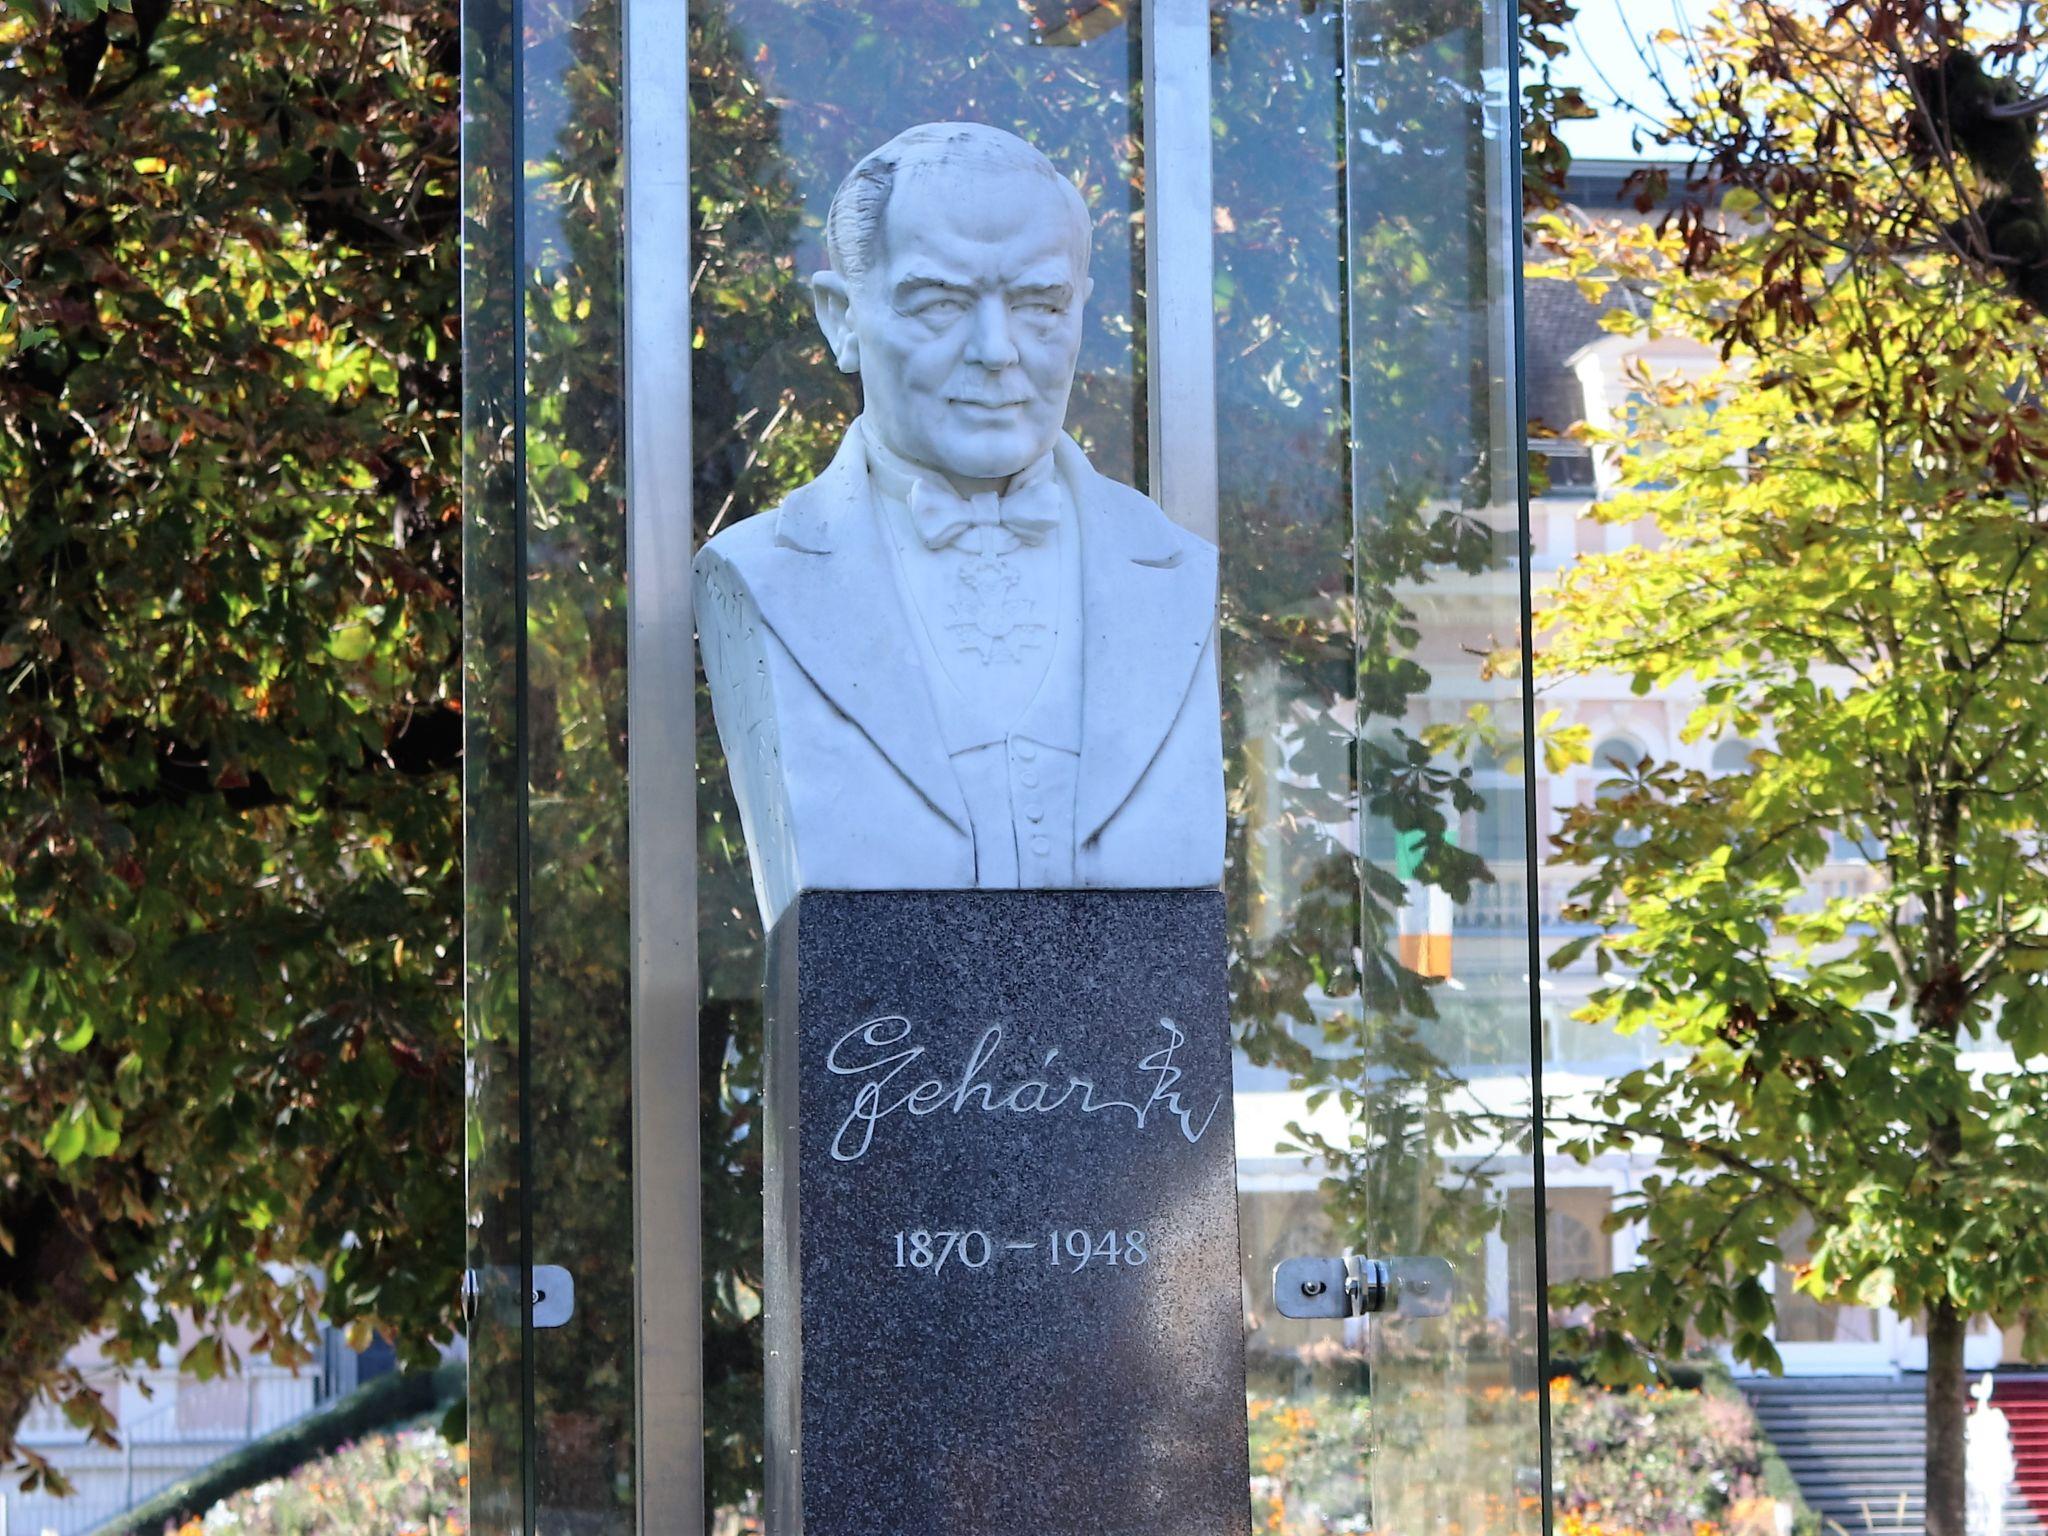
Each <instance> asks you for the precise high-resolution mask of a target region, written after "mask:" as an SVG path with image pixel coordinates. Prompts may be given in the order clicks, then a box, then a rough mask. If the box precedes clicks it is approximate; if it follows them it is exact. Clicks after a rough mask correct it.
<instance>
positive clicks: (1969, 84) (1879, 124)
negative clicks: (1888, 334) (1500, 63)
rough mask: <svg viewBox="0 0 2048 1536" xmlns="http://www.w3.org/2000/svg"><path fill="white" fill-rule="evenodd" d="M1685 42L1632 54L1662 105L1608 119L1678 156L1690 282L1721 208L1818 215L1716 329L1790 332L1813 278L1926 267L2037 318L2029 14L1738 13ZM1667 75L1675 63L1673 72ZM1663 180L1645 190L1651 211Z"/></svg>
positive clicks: (1682, 37) (1775, 252) (2041, 100)
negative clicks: (1832, 272)
mask: <svg viewBox="0 0 2048 1536" xmlns="http://www.w3.org/2000/svg"><path fill="white" fill-rule="evenodd" d="M1728 11H1729V13H1730V16H1731V17H1732V20H1729V21H1723V20H1720V19H1716V20H1715V21H1713V22H1710V23H1709V24H1708V25H1707V26H1706V27H1704V28H1703V29H1701V31H1700V33H1699V35H1697V36H1692V35H1690V34H1687V33H1681V32H1680V31H1678V30H1676V29H1670V28H1666V29H1663V30H1662V31H1659V32H1655V33H1649V34H1646V35H1645V36H1643V37H1641V38H1639V39H1637V40H1636V41H1637V47H1638V51H1639V52H1640V53H1641V55H1642V58H1643V60H1644V63H1645V65H1646V66H1647V73H1648V76H1649V79H1650V80H1651V82H1652V86H1651V89H1652V93H1653V94H1654V95H1655V96H1657V97H1658V98H1660V99H1658V100H1654V101H1644V102H1636V103H1621V104H1620V105H1621V106H1622V107H1624V108H1627V109H1631V110H1633V111H1635V112H1636V113H1637V114H1638V115H1639V117H1640V119H1641V124H1642V127H1641V131H1640V133H1639V139H1640V140H1644V141H1647V142H1649V143H1651V144H1655V145H1660V146H1664V147H1668V148H1675V149H1678V150H1681V151H1684V152H1688V153H1690V154H1691V155H1692V156H1693V157H1694V163H1693V165H1692V167H1691V170H1690V174H1689V175H1688V176H1687V187H1686V196H1685V197H1684V198H1683V199H1682V200H1681V202H1680V205H1679V208H1678V211H1677V214H1676V216H1675V220H1674V222H1675V224H1676V226H1677V227H1678V228H1679V229H1680V230H1681V231H1682V232H1683V233H1684V235H1685V237H1686V243H1685V251H1684V264H1685V270H1686V271H1687V272H1688V273H1695V272H1700V271H1704V270H1707V269H1709V268H1711V267H1713V266H1714V265H1715V264H1716V263H1717V261H1718V259H1719V257H1720V255H1721V252H1722V246H1723V241H1724V239H1725V238H1726V233H1725V230H1724V228H1723V227H1722V224H1721V221H1720V218H1719V205H1720V199H1721V196H1722V194H1723V193H1725V192H1727V191H1729V190H1731V189H1741V190H1743V191H1746V192H1751V193H1755V194H1757V195H1759V196H1768V197H1770V198H1771V199H1772V201H1773V202H1775V203H1776V204H1778V205H1779V206H1780V207H1782V208H1784V209H1785V210H1786V211H1787V212H1792V211H1797V210H1805V211H1809V212H1813V213H1821V212H1823V211H1824V213H1825V218H1824V219H1822V220H1821V222H1822V223H1823V224H1824V225H1825V228H1826V233H1825V234H1824V235H1823V234H1820V233H1818V232H1817V231H1816V230H1813V229H1808V228H1805V227H1802V221H1799V220H1793V219H1786V220H1781V221H1779V222H1778V223H1776V224H1775V225H1774V226H1773V228H1772V231H1771V232H1770V233H1769V235H1768V236H1767V237H1766V240H1765V244H1764V245H1763V246H1762V247H1757V246H1756V245H1755V241H1756V239H1757V235H1756V233H1755V232H1754V231H1749V232H1746V233H1745V234H1744V235H1743V236H1742V237H1741V238H1742V240H1743V242H1744V243H1745V244H1746V245H1749V246H1750V247H1751V248H1752V251H1753V254H1754V255H1756V256H1757V257H1759V258H1764V259H1759V260H1758V262H1757V265H1756V274H1757V281H1756V284H1755V286H1754V287H1753V289H1752V290H1751V291H1750V292H1749V293H1748V294H1746V295H1745V302H1744V303H1742V304H1741V305H1740V306H1739V307H1738V308H1737V309H1736V310H1734V311H1733V312H1731V313H1730V314H1729V315H1728V316H1726V317H1725V327H1726V328H1727V329H1728V330H1731V331H1733V332H1735V333H1738V334H1747V333H1748V331H1749V330H1750V328H1751V327H1754V326H1757V325H1762V324H1768V323H1772V322H1791V323H1804V321H1805V320H1806V318H1808V317H1807V314H1806V310H1805V307H1804V302H1803V294H1804V291H1805V286H1806V283H1807V281H1808V280H1809V279H1810V278H1811V277H1812V275H1813V273H1814V271H1815V269H1816V268H1824V267H1826V266H1828V265H1829V264H1830V263H1832V262H1835V261H1838V260H1842V259H1851V260H1888V259H1891V258H1894V257H1898V256H1904V255H1911V254H1924V253H1933V252H1938V253H1940V254H1942V255H1943V256H1944V257H1946V258H1947V259H1948V260H1949V261H1952V262H1954V263H1956V264H1957V265H1959V266H1961V267H1963V268H1964V269H1965V270H1966V272H1967V273H1968V274H1970V275H1971V276H1974V277H1976V278H1978V279H1980V280H1987V281H1990V282H1993V283H1996V284H1999V285H2001V286H2003V287H2004V288H2005V289H2006V290H2007V291H2008V292H2009V293H2011V294H2012V295H2013V296H2014V297H2016V298H2017V299H2019V300H2020V302H2021V303H2023V304H2024V305H2025V306H2026V307H2027V308H2029V309H2031V310H2032V311H2033V312H2034V313H2035V314H2037V315H2040V314H2048V188H2044V183H2043V180H2042V175H2041V169H2040V165H2039V156H2040V145H2039V122H2040V118H2041V115H2042V114H2043V113H2044V112H2048V94H2043V91H2042V87H2043V84H2044V79H2043V75H2042V72H2041V68H2040V64H2039V52H2040V48H2041V45H2042V42H2043V41H2044V34H2043V31H2042V28H2041V18H2040V17H2039V15H2038V14H2037V7H2034V6H2032V5H2030V4H2027V3H2024V0H1990V3H1982V0H1831V3H1829V4H1828V5H1827V6H1826V7H1820V6H1814V5H1809V4H1805V3H1803V0H1741V3H1739V4H1736V5H1732V6H1730V7H1729V8H1728ZM1679 60H1682V61H1683V62H1682V63H1680V62H1677V61H1679ZM1667 179H1668V174H1667V172H1666V171H1664V170H1662V169H1655V170H1646V171H1644V172H1643V173H1642V174H1641V180H1642V182H1643V192H1644V198H1643V203H1642V206H1643V207H1644V208H1645V210H1647V209H1648V208H1649V207H1650V206H1652V205H1653V203H1654V201H1655V199H1656V195H1657V192H1658V190H1659V189H1660V186H1661V184H1662V183H1664V182H1666V181H1667Z"/></svg>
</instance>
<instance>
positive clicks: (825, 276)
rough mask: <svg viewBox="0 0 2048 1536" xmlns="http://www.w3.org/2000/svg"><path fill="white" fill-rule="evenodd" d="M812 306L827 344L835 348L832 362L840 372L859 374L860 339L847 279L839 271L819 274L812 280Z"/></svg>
mask: <svg viewBox="0 0 2048 1536" xmlns="http://www.w3.org/2000/svg"><path fill="white" fill-rule="evenodd" d="M811 307H812V308H813V309H814V310H815V311H816V313H817V316H818V329H819V330H821V331H823V332H824V333H825V345H826V346H828V347H830V348H831V349H832V361H833V362H835V363H837V364H838V365H839V371H840V372H841V373H859V372H860V338H859V337H857V336H855V335H854V333H853V295H852V294H851V293H849V292H848V291H847V288H846V279H844V278H843V277H841V276H840V275H839V274H838V273H837V272H819V273H815V274H814V275H813V276H812V278H811Z"/></svg>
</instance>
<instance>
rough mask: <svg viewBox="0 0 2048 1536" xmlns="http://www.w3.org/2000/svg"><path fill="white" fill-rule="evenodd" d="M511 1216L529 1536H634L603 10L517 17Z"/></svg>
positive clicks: (618, 618)
mask: <svg viewBox="0 0 2048 1536" xmlns="http://www.w3.org/2000/svg"><path fill="white" fill-rule="evenodd" d="M522 38H523V45H524V50H525V58H524V70H525V79H524V82H523V86H524V89H523V96H522V112H523V119H524V130H523V131H524V144H523V146H522V156H521V158H522V169H523V172H524V188H523V203H522V211H523V215H524V229H523V242H524V245H523V250H522V253H521V254H522V262H521V277H522V282H523V290H524V299H525V313H524V347H525V356H524V378H523V381H522V382H523V386H524V388H523V394H522V404H523V408H524V421H523V428H524V433H523V437H524V449H525V494H526V517H525V539H526V546H525V550H524V561H523V568H522V576H523V580H524V591H523V600H524V604H525V641H526V656H525V662H526V668H525V679H524V706H525V720H524V743H525V789H526V796H527V818H526V833H527V850H526V867H525V876H526V883H527V910H526V914H525V921H526V954H527V964H526V984H527V1007H528V1010H529V1017H528V1026H527V1044H526V1062H525V1066H526V1072H527V1077H528V1080H529V1082H531V1083H532V1084H533V1085H534V1089H533V1091H532V1092H531V1093H530V1095H529V1097H528V1100H527V1125H528V1131H527V1148H526V1153H527V1168H528V1182H527V1203H528V1210H529V1219H530V1221H531V1223H532V1233H533V1237H532V1255H533V1260H534V1262H535V1263H536V1264H552V1265H560V1266H561V1267H563V1268H565V1269H567V1270H568V1271H569V1272H570V1273H571V1275H572V1276H573V1278H574V1282H575V1314H574V1316H573V1318H572V1319H571V1320H570V1322H569V1323H568V1324H567V1325H566V1326H563V1327H559V1328H548V1329H536V1330H534V1332H533V1335H532V1344H531V1349H532V1371H533V1419H532V1423H531V1434H532V1448H531V1460H532V1465H533V1473H532V1476H533V1512H532V1513H533V1528H534V1530H535V1531H537V1532H539V1533H542V1536H549V1533H553V1532H557V1531H563V1532H571V1531H573V1532H576V1533H578V1536H597V1533H623V1532H628V1531H631V1530H633V1529H634V1528H635V1522H634V1508H633V1410H634V1375H633V1370H634V1358H633V1350H634V1334H633V1316H634V1307H635V1298H634V1292H633V1199H632V1168H631V1161H630V1151H631V1146H632V1114H633V1092H632V1080H631V1045H632V1028H631V1011H630V1007H629V997H630V986H631V973H630V964H631V955H630V942H629V941H630V911H629V887H628V875H629V869H628V863H627V822H626V812H627V800H626V718H625V712H626V649H627V632H626V520H625V422H624V411H623V396H622V392H621V387H620V371H621V367H622V356H621V352H620V338H621V335H622V331H623V311H624V291H623V286H622V271H623V267H622V245H621V241H622V234H623V230H622V224H621V209H620V159H619V122H618V115H617V106H618V101H619V81H620V78H621V72H620V71H621V58H620V46H619V45H620V33H619V6H618V0H524V9H523V13H522Z"/></svg>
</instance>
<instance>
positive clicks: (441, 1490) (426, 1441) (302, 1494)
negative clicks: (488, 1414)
mask: <svg viewBox="0 0 2048 1536" xmlns="http://www.w3.org/2000/svg"><path fill="white" fill-rule="evenodd" d="M468 1468H469V1448H468V1447H467V1446H459V1445H458V1446H451V1445H450V1444H449V1443H448V1442H447V1441H446V1440H444V1439H442V1438H441V1436H440V1434H439V1433H438V1432H437V1431H435V1430H431V1429H420V1430H409V1431H406V1432H405V1433H402V1434H397V1435H372V1436H369V1437H368V1438H366V1439H363V1440H358V1441H357V1442H356V1443H355V1444H353V1445H347V1446H343V1447H342V1448H341V1449H340V1450H338V1451H336V1452H335V1453H334V1454H333V1455H331V1456H326V1457H322V1458H321V1459H320V1460H318V1461H312V1462H308V1463H307V1464H306V1465H305V1466H303V1467H301V1468H299V1470H298V1471H296V1472H294V1473H293V1474H292V1475H291V1476H289V1477H281V1478H277V1479H275V1480H274V1481H271V1482H268V1483H259V1484H257V1485H256V1486H255V1487H254V1488H250V1489H247V1490H245V1491H243V1492H241V1493H238V1494H236V1495H235V1496H234V1497H233V1498H231V1499H227V1500H224V1501H223V1502H221V1503H219V1504H216V1505H214V1506H213V1508H212V1509H210V1510H208V1511H207V1512H206V1515H205V1517H204V1518H203V1519H197V1520H187V1521H186V1522H185V1523H184V1524H183V1525H179V1526H166V1527H165V1533H166V1536H465V1533H466V1532H467V1531H468V1530H469V1518H468V1509H467V1504H468V1498H469V1472H468Z"/></svg>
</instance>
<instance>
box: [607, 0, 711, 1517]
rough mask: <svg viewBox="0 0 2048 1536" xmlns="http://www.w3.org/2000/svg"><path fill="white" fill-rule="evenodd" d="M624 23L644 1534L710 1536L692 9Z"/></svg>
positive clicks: (635, 14) (628, 11) (637, 3)
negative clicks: (703, 1250) (702, 1157)
mask: <svg viewBox="0 0 2048 1536" xmlns="http://www.w3.org/2000/svg"><path fill="white" fill-rule="evenodd" d="M621 9H622V13H623V20H622V25H623V27H624V29H625V37H624V44H625V75H626V80H625V102H624V116H625V178H626V179H625V221H626V229H625V281H626V326H625V337H626V339H625V372H626V377H625V385H626V443H627V462H626V549H627V553H626V586H627V599H626V600H627V615H628V632H629V635H630V639H629V642H628V643H629V650H628V660H627V701H626V719H627V776H628V779H627V781H628V784H629V786H630V787H629V790H628V795H629V801H630V804H629V813H630V817H631V830H630V834H629V836H630V844H629V857H630V860H631V866H632V868H631V885H632V966H633V997H632V1010H633V1204H634V1223H633V1230H634V1255H633V1280H634V1289H635V1294H636V1297H637V1306H636V1309H635V1318H634V1326H635V1346H636V1349H635V1352H636V1357H637V1360H638V1367H639V1368H638V1379H637V1395H638V1411H637V1414H636V1434H635V1436H634V1449H635V1458H636V1461H637V1470H638V1476H637V1477H636V1479H635V1482H636V1488H635V1493H636V1505H637V1512H638V1525H639V1530H640V1531H641V1532H642V1533H643V1536H656V1533H661V1536H669V1533H676V1532H696V1531H699V1530H701V1529H702V1523H703V1519H704V1433H703V1421H704V1387H703V1336H702V1333H703V1322H702V1311H701V1308H702V1289H701V1284H700V1266H701V1254H700V1234H699V1212H700V1208H701V1186H700V1182H699V1181H700V1177H701V1175H700V1170H699V1157H698V1146H697V1089H698V1085H697V837H696V831H697V818H696V687H695V678H696V663H695V659H694V652H693V647H692V633H693V625H692V620H691V614H690V558H691V554H692V550H691V547H690V546H691V530H690V477H691V465H690V431H689V426H690V362H691V352H690V336H691V330H690V256H689V248H690V201H689V189H690V140H689V6H688V3H687V0H622V6H621Z"/></svg>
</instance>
